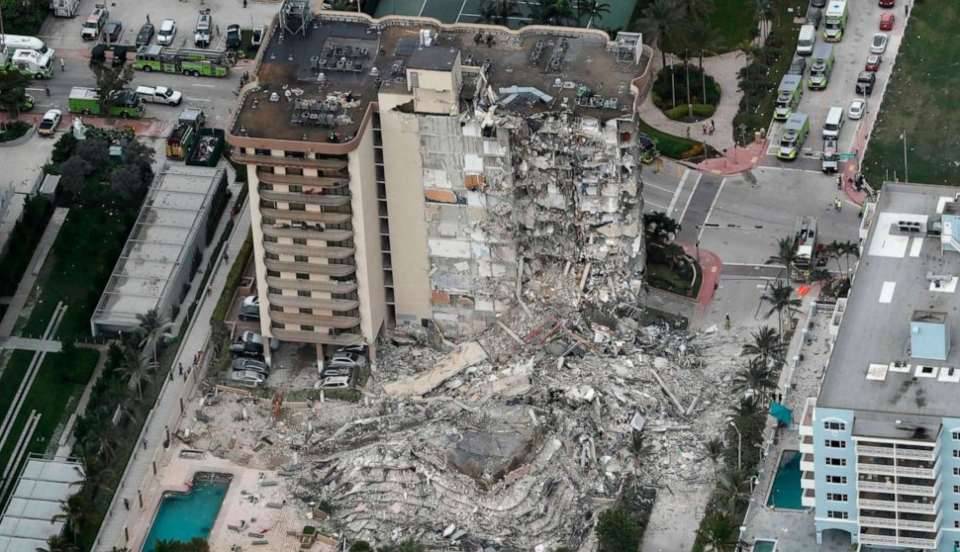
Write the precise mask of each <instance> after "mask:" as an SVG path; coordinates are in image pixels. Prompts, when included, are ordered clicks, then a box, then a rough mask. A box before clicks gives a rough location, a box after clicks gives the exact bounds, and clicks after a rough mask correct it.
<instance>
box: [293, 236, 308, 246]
mask: <svg viewBox="0 0 960 552" xmlns="http://www.w3.org/2000/svg"><path fill="white" fill-rule="evenodd" d="M293 244H294V245H307V238H293Z"/></svg>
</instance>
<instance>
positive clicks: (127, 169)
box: [110, 165, 146, 202]
mask: <svg viewBox="0 0 960 552" xmlns="http://www.w3.org/2000/svg"><path fill="white" fill-rule="evenodd" d="M145 188H146V187H145V186H144V183H143V181H142V180H141V179H140V171H138V170H137V168H136V167H131V166H130V165H124V166H122V167H117V168H116V169H114V171H113V173H112V174H111V175H110V190H111V191H112V192H114V193H115V194H117V196H118V197H120V198H121V199H122V200H123V201H124V202H130V201H134V200H136V199H137V198H139V197H140V195H142V193H143V192H144V190H145Z"/></svg>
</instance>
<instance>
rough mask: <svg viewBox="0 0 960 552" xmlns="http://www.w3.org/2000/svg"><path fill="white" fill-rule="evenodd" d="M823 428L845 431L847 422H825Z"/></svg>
mask: <svg viewBox="0 0 960 552" xmlns="http://www.w3.org/2000/svg"><path fill="white" fill-rule="evenodd" d="M823 428H824V429H829V430H830V431H843V430H845V429H846V428H847V424H845V423H843V422H823Z"/></svg>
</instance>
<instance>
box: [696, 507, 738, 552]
mask: <svg viewBox="0 0 960 552" xmlns="http://www.w3.org/2000/svg"><path fill="white" fill-rule="evenodd" d="M738 531H739V530H738V528H737V524H736V523H735V522H734V521H733V518H731V517H730V515H729V514H727V513H725V512H710V513H709V514H708V515H707V517H706V519H704V520H703V523H702V524H701V525H700V529H699V532H700V536H701V537H702V538H703V541H704V544H706V545H707V546H709V547H710V548H712V549H713V550H714V551H715V552H732V551H733V550H734V549H735V548H736V545H737V540H738V537H739V533H738Z"/></svg>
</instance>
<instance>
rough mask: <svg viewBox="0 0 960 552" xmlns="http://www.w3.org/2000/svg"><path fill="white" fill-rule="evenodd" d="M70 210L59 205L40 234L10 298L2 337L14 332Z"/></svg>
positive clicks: (1, 323) (0, 322) (1, 331)
mask: <svg viewBox="0 0 960 552" xmlns="http://www.w3.org/2000/svg"><path fill="white" fill-rule="evenodd" d="M69 212H70V209H67V208H65V207H57V208H56V209H55V210H54V211H53V215H52V216H51V217H50V222H49V223H47V228H46V229H45V230H44V231H43V235H42V236H40V242H39V243H37V249H36V250H35V251H34V252H33V257H32V258H31V259H30V264H29V265H27V269H26V271H24V274H23V277H22V278H20V284H19V285H17V291H16V293H14V294H13V298H12V299H11V300H10V307H9V308H8V309H7V312H6V313H4V315H3V320H2V321H0V337H6V336H9V335H11V333H12V332H13V326H14V324H16V323H17V319H18V318H20V311H22V310H23V306H24V305H25V304H26V303H27V299H28V298H29V297H30V291H32V290H33V285H34V284H35V283H36V281H37V275H38V274H39V273H40V267H42V266H43V263H44V261H45V260H46V258H47V255H48V254H49V253H50V248H52V247H53V242H54V241H56V239H57V234H58V233H59V232H60V227H61V226H63V221H64V220H66V218H67V213H69Z"/></svg>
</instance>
